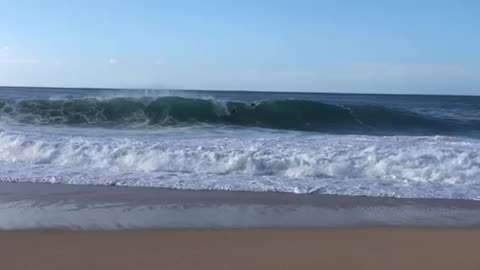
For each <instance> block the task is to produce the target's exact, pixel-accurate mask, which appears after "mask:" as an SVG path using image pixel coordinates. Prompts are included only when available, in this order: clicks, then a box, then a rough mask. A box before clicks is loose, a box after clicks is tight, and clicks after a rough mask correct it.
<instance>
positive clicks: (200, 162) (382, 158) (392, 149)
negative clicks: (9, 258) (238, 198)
mask: <svg viewBox="0 0 480 270" xmlns="http://www.w3.org/2000/svg"><path fill="white" fill-rule="evenodd" d="M4 92H5V91H4ZM4 92H2V91H0V94H2V95H1V97H0V100H2V102H3V103H2V104H0V107H1V112H0V118H1V120H2V121H0V182H35V183H61V184H78V185H86V184H88V185H117V186H145V187H161V188H171V189H189V190H227V191H256V192H265V191H273V192H289V193H297V194H304V193H308V194H336V195H349V196H384V197H399V198H447V199H453V198H457V199H470V200H479V199H480V155H479V150H480V140H478V134H476V131H477V130H478V129H479V127H480V126H479V125H478V123H479V122H478V121H479V118H478V109H477V107H478V104H479V103H478V102H476V99H475V98H473V97H435V96H432V97H404V96H399V97H386V96H373V97H372V96H370V95H351V96H350V95H322V94H308V95H307V94H294V93H240V92H233V93H218V92H207V93H199V92H193V94H191V93H190V92H180V93H179V94H178V96H173V94H172V93H170V92H168V93H165V92H161V93H154V92H152V93H148V94H149V95H148V96H142V95H144V94H145V93H143V92H135V91H133V92H132V91H130V92H128V91H127V92H126V93H125V92H122V91H119V92H116V91H114V90H111V92H112V93H110V92H108V91H107V90H81V89H80V90H79V89H76V90H69V89H54V90H48V89H35V88H32V89H26V90H25V89H24V90H22V91H17V92H15V91H13V90H12V89H10V90H9V91H6V92H5V93H4ZM385 135H388V136H385Z"/></svg>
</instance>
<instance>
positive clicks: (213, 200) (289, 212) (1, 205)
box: [0, 183, 480, 231]
mask: <svg viewBox="0 0 480 270" xmlns="http://www.w3.org/2000/svg"><path fill="white" fill-rule="evenodd" d="M0 190H1V192H0V216H1V217H2V218H0V229H2V230H44V229H49V230H51V229H60V230H84V231H92V230H94V231H109V230H144V229H174V228H179V229H202V228H203V229H236V228H244V229H251V228H316V227H323V228H337V227H340V228H341V227H344V228H348V227H440V228H442V227H443V228H447V227H459V228H462V227H463V228H469V227H480V201H472V200H451V199H398V198H378V197H352V196H337V195H318V194H292V193H275V192H232V191H195V190H171V189H161V188H142V187H117V186H114V187H112V186H89V185H65V184H34V183H0Z"/></svg>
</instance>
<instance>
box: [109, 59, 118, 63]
mask: <svg viewBox="0 0 480 270" xmlns="http://www.w3.org/2000/svg"><path fill="white" fill-rule="evenodd" d="M108 63H109V64H111V65H115V64H117V63H118V60H117V59H116V58H110V59H108Z"/></svg>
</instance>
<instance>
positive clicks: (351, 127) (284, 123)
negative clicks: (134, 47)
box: [0, 96, 480, 134]
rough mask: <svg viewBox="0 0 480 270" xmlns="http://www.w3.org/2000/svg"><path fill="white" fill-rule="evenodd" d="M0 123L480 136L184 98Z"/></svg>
mask: <svg viewBox="0 0 480 270" xmlns="http://www.w3.org/2000/svg"><path fill="white" fill-rule="evenodd" d="M0 117H2V118H3V119H7V120H13V121H16V122H19V123H22V124H33V125H58V126H65V125H66V126H80V127H82V126H87V127H92V126H94V127H115V128H126V127H147V128H159V127H165V126H189V125H201V124H210V125H212V124H213V125H232V126H244V127H261V128H271V129H285V130H302V131H320V132H330V133H355V134H412V133H418V134H451V133H456V132H462V133H465V132H468V131H480V120H478V119H461V118H455V117H452V118H448V119H446V118H438V117H433V116H431V115H426V114H421V113H417V112H412V111H408V110H405V109H397V108H388V107H384V106H377V105H349V106H347V105H336V104H329V103H323V102H318V101H307V100H295V99H291V100H264V101H257V102H252V103H248V102H235V101H219V100H214V99H196V98H184V97H172V96H167V97H158V98H147V97H145V98H111V99H97V98H84V99H59V100H48V99H36V100H3V101H0Z"/></svg>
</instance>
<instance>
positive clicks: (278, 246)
mask: <svg viewBox="0 0 480 270" xmlns="http://www.w3.org/2000/svg"><path fill="white" fill-rule="evenodd" d="M479 243H480V230H478V229H408V228H357V229H291V230H289V229H287V230H285V229H274V230H271V229H264V230H248V229H247V230H159V231H118V232H66V231H43V232H41V231H23V232H20V231H16V232H0V254H1V255H0V259H1V264H2V269H10V270H15V269H22V270H25V269H35V270H42V269H49V270H54V269H72V270H75V269H116V270H120V269H139V270H140V269H199V270H200V269H212V270H214V269H275V270H278V269H321V267H324V269H436V270H438V269H480V256H478V246H479Z"/></svg>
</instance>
